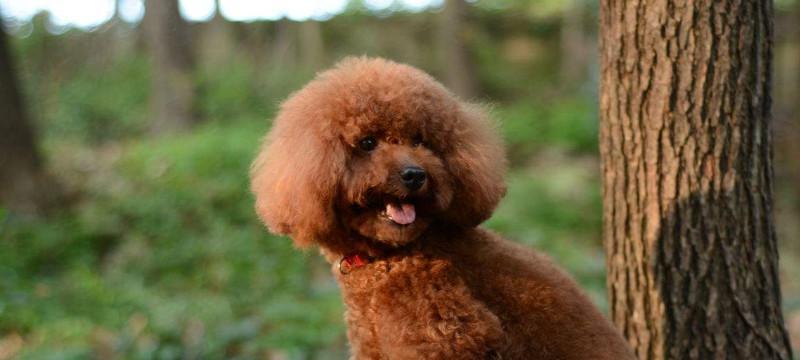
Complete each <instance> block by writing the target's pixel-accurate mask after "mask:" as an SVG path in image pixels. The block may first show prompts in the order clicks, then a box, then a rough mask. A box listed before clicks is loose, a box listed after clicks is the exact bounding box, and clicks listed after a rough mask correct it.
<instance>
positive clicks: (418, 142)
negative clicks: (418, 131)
mask: <svg viewBox="0 0 800 360" xmlns="http://www.w3.org/2000/svg"><path fill="white" fill-rule="evenodd" d="M422 144H423V141H422V135H417V136H414V139H412V140H411V146H414V147H417V146H420V145H422Z"/></svg>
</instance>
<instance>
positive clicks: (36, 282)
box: [0, 122, 342, 358]
mask: <svg viewBox="0 0 800 360" xmlns="http://www.w3.org/2000/svg"><path fill="white" fill-rule="evenodd" d="M265 125H266V123H260V124H257V123H253V122H248V123H244V122H240V123H239V124H238V125H237V126H235V127H222V126H216V125H214V126H208V127H204V128H203V129H200V130H198V131H197V132H195V133H193V134H190V135H187V136H181V137H177V138H170V139H160V140H153V141H147V142H141V143H133V144H130V145H128V146H126V147H125V148H124V150H123V154H122V156H121V157H120V158H119V159H118V160H117V161H115V162H114V163H113V164H110V170H109V172H108V173H103V174H99V175H98V178H93V179H91V180H90V183H91V184H89V185H88V186H87V189H85V190H86V191H89V192H91V199H92V200H91V201H86V202H84V203H82V204H80V206H78V207H77V209H75V210H74V211H73V212H70V213H66V214H62V215H61V216H59V217H58V218H57V219H54V220H51V221H49V222H46V223H42V222H38V221H28V220H24V219H13V218H12V219H8V223H7V224H6V226H5V229H4V232H3V234H2V241H0V273H2V274H3V276H2V277H1V278H0V293H2V294H3V295H2V296H0V332H2V333H8V332H23V333H28V332H30V333H31V334H32V336H35V337H38V338H40V339H42V344H41V346H39V347H36V350H35V351H36V352H32V353H29V354H27V355H28V356H29V357H30V358H38V357H39V356H40V355H42V356H43V354H46V353H49V352H51V351H52V352H53V353H58V354H63V353H62V352H61V351H62V349H65V348H68V349H74V351H75V353H74V354H75V356H76V357H77V358H81V357H84V356H85V355H86V354H87V353H88V352H89V351H97V348H98V347H102V346H101V345H102V344H100V345H98V344H97V343H96V342H97V341H98V340H97V339H94V338H95V337H97V336H98V335H97V333H98V332H102V333H107V334H108V338H109V339H111V340H108V341H110V345H108V346H112V348H114V349H115V351H117V352H121V353H124V354H128V355H129V356H131V357H134V358H137V357H144V358H147V356H145V355H146V354H152V353H158V354H161V356H163V357H166V358H174V357H180V356H182V355H183V354H186V353H187V352H191V351H194V352H197V353H200V354H203V356H204V357H211V358H218V357H221V356H222V354H227V353H229V352H231V351H235V352H241V354H242V355H246V354H251V356H255V354H257V353H259V352H261V351H263V350H264V349H267V348H270V349H274V348H277V349H286V350H293V351H295V352H297V351H300V352H302V351H307V350H308V349H314V348H317V347H322V346H326V345H329V344H331V343H333V342H335V341H339V340H340V339H341V336H342V324H341V311H342V309H341V305H340V300H339V298H338V292H337V291H336V287H335V285H334V284H333V283H332V280H331V279H330V278H325V279H323V280H318V279H315V278H314V277H313V274H312V273H311V272H309V269H310V267H309V258H308V257H307V256H305V255H304V254H303V253H301V252H298V251H297V250H296V249H293V248H292V246H291V243H290V241H289V240H288V239H285V238H275V237H272V236H269V235H267V234H266V231H265V230H264V229H263V228H262V226H261V225H260V224H259V223H258V221H257V219H256V218H255V215H254V213H253V211H252V199H251V196H250V194H249V191H248V184H247V172H248V166H249V161H250V159H251V158H252V155H253V152H254V149H256V147H257V143H258V141H259V137H260V135H261V134H262V133H263V132H264V131H265V128H266V126H265ZM311 264H312V265H313V264H314V262H311ZM312 268H313V267H312ZM315 282H316V285H313V286H312V284H315ZM132 327H133V328H134V329H131V328H132ZM193 329H194V330H193ZM197 329H200V330H197ZM134 330H135V331H134ZM193 331H194V332H198V331H199V332H201V334H200V335H197V336H201V337H202V341H201V342H200V343H199V344H193V343H192V342H191V341H190V339H188V337H190V336H189V335H187V334H188V333H192V332H193ZM92 339H94V340H92ZM243 344H247V346H244V347H243ZM173 355H174V356H173ZM67 357H69V356H67Z"/></svg>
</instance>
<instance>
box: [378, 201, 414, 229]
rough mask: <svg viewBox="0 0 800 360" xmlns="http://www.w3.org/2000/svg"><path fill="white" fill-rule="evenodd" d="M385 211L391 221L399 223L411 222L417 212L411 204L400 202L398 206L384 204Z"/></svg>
mask: <svg viewBox="0 0 800 360" xmlns="http://www.w3.org/2000/svg"><path fill="white" fill-rule="evenodd" d="M386 213H387V214H388V215H389V218H390V219H392V221H394V222H395V223H398V224H400V225H408V224H411V223H413V222H414V220H415V219H416V218H417V212H416V211H415V210H414V205H411V204H400V206H397V205H394V204H386Z"/></svg>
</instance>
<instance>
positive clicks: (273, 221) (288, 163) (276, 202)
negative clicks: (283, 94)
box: [250, 96, 345, 247]
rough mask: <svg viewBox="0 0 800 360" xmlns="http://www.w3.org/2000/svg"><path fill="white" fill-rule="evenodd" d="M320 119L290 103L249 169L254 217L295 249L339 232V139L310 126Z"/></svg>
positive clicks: (303, 106)
mask: <svg viewBox="0 0 800 360" xmlns="http://www.w3.org/2000/svg"><path fill="white" fill-rule="evenodd" d="M297 98H299V97H297V96H296V97H295V100H298V99H297ZM318 116H320V114H316V113H314V108H313V107H309V106H307V104H304V103H302V101H293V100H292V99H289V100H288V101H287V102H286V103H284V104H283V106H282V107H281V111H280V113H279V114H278V116H277V118H276V119H275V121H274V124H273V127H272V129H271V130H270V133H269V134H268V135H267V137H266V138H265V139H264V143H263V144H262V146H261V149H260V152H259V154H258V156H257V158H256V159H255V161H254V162H253V164H252V166H251V168H250V180H251V190H252V192H253V194H254V195H255V198H256V212H257V213H258V216H259V217H260V218H261V220H262V221H263V222H264V223H265V224H266V225H267V227H268V228H269V229H270V231H272V232H273V233H277V234H285V235H289V236H291V237H292V239H294V242H295V244H296V245H297V246H298V247H306V246H308V245H311V244H313V243H316V242H319V241H321V240H323V239H325V238H326V237H330V236H332V235H333V233H334V232H335V231H336V229H337V226H338V224H337V222H336V218H335V214H334V201H335V199H334V196H335V194H336V192H337V186H338V182H339V179H340V177H341V174H342V172H343V167H344V163H345V161H344V152H343V150H342V144H341V142H340V141H339V140H338V139H337V138H335V137H333V136H331V133H330V132H328V133H327V134H325V133H321V132H322V131H323V130H321V129H319V127H318V126H314V124H315V123H317V121H320V120H321V119H315V118H316V117H318Z"/></svg>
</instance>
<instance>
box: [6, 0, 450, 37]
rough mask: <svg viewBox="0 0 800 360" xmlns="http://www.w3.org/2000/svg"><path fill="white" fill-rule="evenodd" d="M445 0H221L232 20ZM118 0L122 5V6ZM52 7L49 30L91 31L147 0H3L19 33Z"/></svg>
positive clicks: (205, 12)
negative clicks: (73, 29)
mask: <svg viewBox="0 0 800 360" xmlns="http://www.w3.org/2000/svg"><path fill="white" fill-rule="evenodd" d="M442 3H443V0H291V1H286V0H266V1H265V0H219V13H220V14H221V15H222V16H223V17H224V18H225V19H227V20H229V21H257V20H279V19H282V18H287V19H289V20H293V21H303V20H309V19H311V20H319V21H324V20H327V19H330V18H331V17H333V16H336V15H338V14H340V13H342V12H344V11H347V10H348V9H364V10H367V11H371V12H375V13H379V14H380V13H387V12H394V11H408V12H419V11H424V10H428V9H434V8H439V7H441V6H442ZM117 6H118V7H119V9H117ZM180 9H181V14H182V15H183V17H184V18H185V19H187V20H189V21H195V22H203V21H208V20H210V19H211V18H213V16H214V13H215V12H216V1H215V0H180ZM41 12H47V14H48V19H47V20H48V21H47V22H46V24H47V30H48V31H49V32H51V33H55V34H59V33H63V32H65V31H67V30H69V29H70V28H79V29H83V30H87V31H91V30H94V29H96V28H97V27H99V26H100V25H102V24H104V23H106V22H108V21H110V20H112V19H113V18H114V17H115V16H118V17H119V18H120V19H122V20H123V21H126V22H128V23H132V24H135V23H138V22H139V21H141V19H142V17H143V16H144V12H145V6H144V0H75V1H63V0H0V13H2V15H3V20H4V23H5V24H6V26H7V27H8V28H9V30H11V31H12V32H13V33H14V34H16V35H17V36H26V35H27V34H29V33H30V31H31V29H30V20H31V19H32V18H33V17H34V16H36V15H37V14H39V13H41Z"/></svg>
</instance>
